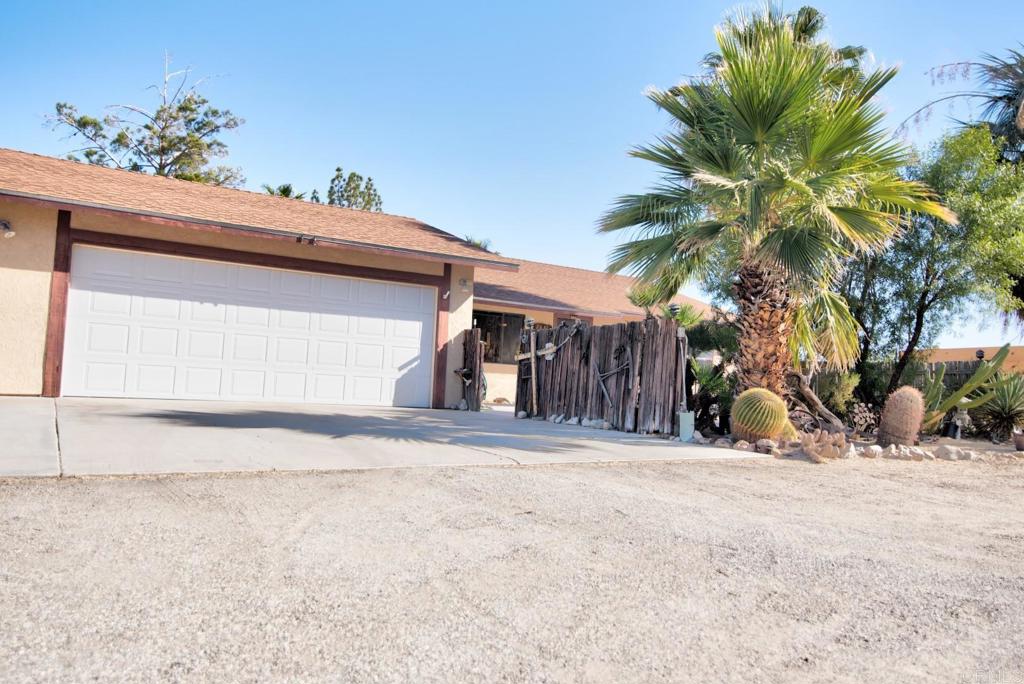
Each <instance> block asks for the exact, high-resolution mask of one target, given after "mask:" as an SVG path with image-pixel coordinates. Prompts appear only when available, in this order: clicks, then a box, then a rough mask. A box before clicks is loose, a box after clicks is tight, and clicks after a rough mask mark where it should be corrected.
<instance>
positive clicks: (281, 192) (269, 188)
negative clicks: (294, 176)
mask: <svg viewBox="0 0 1024 684" xmlns="http://www.w3.org/2000/svg"><path fill="white" fill-rule="evenodd" d="M263 190H264V192H266V193H267V194H268V195H274V196H275V197H287V198H289V199H299V200H300V199H305V198H306V193H304V192H295V188H293V187H292V184H291V183H282V184H281V185H278V186H277V187H274V186H273V185H271V184H269V183H264V184H263Z"/></svg>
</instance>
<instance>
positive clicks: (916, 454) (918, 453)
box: [907, 447, 924, 461]
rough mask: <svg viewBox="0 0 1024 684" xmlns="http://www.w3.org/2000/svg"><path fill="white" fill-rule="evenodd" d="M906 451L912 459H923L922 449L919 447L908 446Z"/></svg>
mask: <svg viewBox="0 0 1024 684" xmlns="http://www.w3.org/2000/svg"><path fill="white" fill-rule="evenodd" d="M907 451H909V452H910V458H912V459H913V460H915V461H923V460H924V449H921V448H920V447H910V448H909V449H907Z"/></svg>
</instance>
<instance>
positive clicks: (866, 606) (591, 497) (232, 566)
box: [0, 459, 1024, 684]
mask: <svg viewBox="0 0 1024 684" xmlns="http://www.w3.org/2000/svg"><path fill="white" fill-rule="evenodd" d="M1022 475H1024V467H1022V466H1021V464H1020V463H1019V462H1017V463H1007V464H1005V465H994V464H988V463H977V462H974V463H965V462H954V463H949V462H932V463H914V462H905V461H891V460H867V459H853V460H848V461H836V462H833V463H830V464H828V465H824V466H817V465H811V464H808V463H806V462H799V461H788V460H777V459H759V460H753V459H751V460H732V461H694V462H686V463H660V462H659V463H655V462H637V463H629V464H577V465H549V466H537V467H529V468H519V467H451V468H404V469H387V470H363V471H351V472H340V473H249V474H238V475H195V476H184V477H182V476H175V477H141V478H65V479H55V478H44V479H29V478H24V479H11V480H6V481H0V548H2V549H3V552H2V554H0V680H3V681H11V682H43V681H92V680H98V681H138V682H143V681H145V682H149V681H269V680H275V681H351V682H370V681H373V682H392V681H394V682H398V681H459V682H500V681H508V682H521V681H531V682H539V681H547V682H572V681H600V682H616V683H621V682H651V681H664V682H680V681H694V682H707V681H723V682H725V681H728V682H749V681H847V682H863V681H871V682H900V683H901V684H902V683H905V682H933V681H952V682H959V681H970V682H974V681H983V682H997V681H1017V680H1018V679H1019V678H1020V676H1021V674H1022V673H1024V662H1022V660H1021V654H1022V653H1024V578H1022V568H1024V543H1022V542H1024V537H1022V530H1024V511H1022V508H1021V506H1020V501H1021V499H1022V494H1024V486H1022V482H1024V478H1022Z"/></svg>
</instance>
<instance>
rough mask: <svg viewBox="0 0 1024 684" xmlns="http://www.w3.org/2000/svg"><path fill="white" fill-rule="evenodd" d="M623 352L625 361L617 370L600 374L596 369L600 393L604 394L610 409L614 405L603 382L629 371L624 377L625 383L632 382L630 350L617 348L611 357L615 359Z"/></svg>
mask: <svg viewBox="0 0 1024 684" xmlns="http://www.w3.org/2000/svg"><path fill="white" fill-rule="evenodd" d="M623 352H625V353H626V360H625V361H624V362H622V363H621V364H620V365H619V366H618V367H617V368H613V369H611V370H609V371H605V372H604V373H602V372H601V370H600V369H598V371H597V381H598V383H600V385H601V393H602V394H604V398H605V400H606V401H607V402H608V405H609V406H611V407H612V408H614V407H615V403H614V402H612V398H611V397H610V396H609V395H608V388H607V387H606V386H605V384H604V381H605V380H606V379H607V378H610V377H612V376H613V375H618V374H619V373H621V372H622V371H624V370H629V375H627V376H626V378H627V379H626V382H627V383H630V382H631V381H632V378H633V354H632V352H630V350H629V349H628V348H626V347H619V348H618V349H616V350H615V353H614V354H613V356H614V357H615V358H618V357H620V356H622V353H623ZM630 386H631V385H630V384H627V385H626V387H630Z"/></svg>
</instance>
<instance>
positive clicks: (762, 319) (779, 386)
mask: <svg viewBox="0 0 1024 684" xmlns="http://www.w3.org/2000/svg"><path fill="white" fill-rule="evenodd" d="M738 276H739V278H738V280H737V282H736V285H735V293H736V302H737V304H738V306H739V310H740V315H739V318H738V320H737V322H736V325H737V328H738V331H739V334H738V335H737V338H738V339H737V342H738V343H739V353H738V354H737V356H736V375H737V380H738V385H737V390H738V391H740V392H742V391H744V390H747V389H750V388H752V387H763V388H765V389H768V390H771V391H772V392H775V393H776V394H778V395H780V396H785V395H786V394H788V389H787V387H786V375H787V373H788V372H789V369H790V367H791V366H792V361H791V357H790V351H789V337H790V335H791V334H792V332H793V313H794V309H795V302H794V301H793V297H792V296H791V294H790V290H789V286H788V284H787V283H786V280H785V278H784V277H783V276H782V275H781V274H779V273H773V272H772V271H770V270H767V269H765V268H764V267H762V266H760V265H757V264H751V263H747V264H744V265H743V266H742V267H741V268H740V271H739V274H738Z"/></svg>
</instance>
